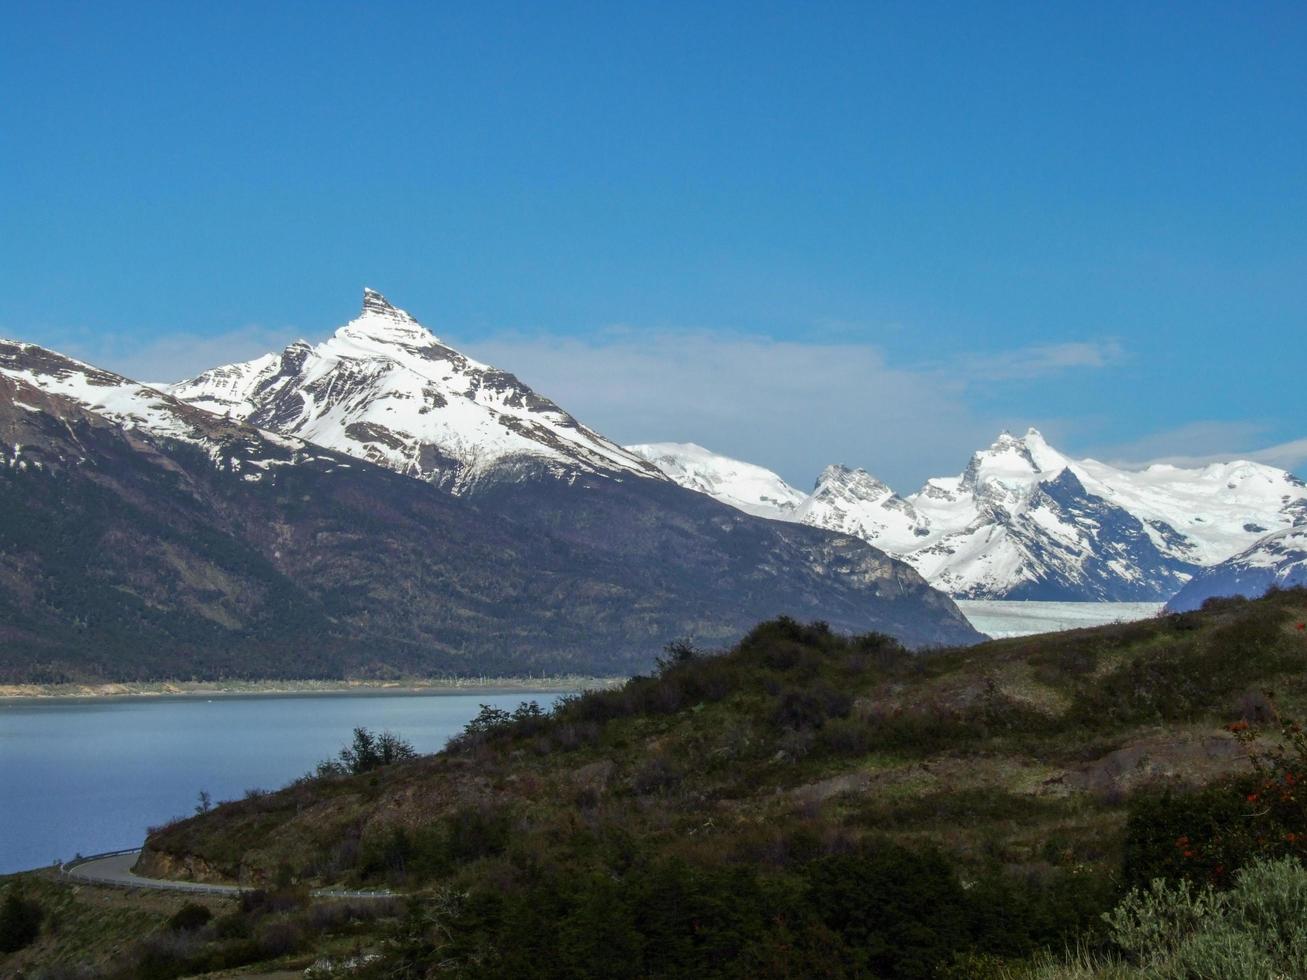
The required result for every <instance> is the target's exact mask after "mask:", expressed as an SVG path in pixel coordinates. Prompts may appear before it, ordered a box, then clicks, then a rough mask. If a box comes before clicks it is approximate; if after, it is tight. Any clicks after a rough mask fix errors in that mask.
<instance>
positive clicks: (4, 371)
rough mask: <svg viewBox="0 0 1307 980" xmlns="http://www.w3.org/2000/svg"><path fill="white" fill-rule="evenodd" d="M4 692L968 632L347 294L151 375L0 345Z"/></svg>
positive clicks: (550, 667) (555, 664) (886, 564)
mask: <svg viewBox="0 0 1307 980" xmlns="http://www.w3.org/2000/svg"><path fill="white" fill-rule="evenodd" d="M0 504H2V506H3V510H2V511H0V513H3V514H4V519H3V520H0V681H7V682H14V681H36V682H47V683H54V682H60V681H75V680H88V679H128V680H136V679H147V678H161V677H180V678H191V677H194V678H224V677H340V676H361V677H392V676H398V675H404V674H423V675H433V674H440V673H448V674H462V675H467V674H474V675H475V674H517V675H521V674H527V673H537V674H539V673H545V672H548V673H561V672H585V673H597V674H618V673H630V672H634V671H638V670H641V669H645V668H647V667H648V666H649V665H650V664H651V663H652V661H653V659H654V657H655V655H656V654H657V653H658V652H659V651H660V650H661V648H662V647H663V645H664V644H666V643H667V642H669V641H670V640H673V639H677V638H680V637H690V638H693V639H695V640H696V641H697V642H699V643H703V644H712V645H716V644H719V643H726V642H730V641H732V640H733V639H735V638H737V637H738V636H740V635H742V634H743V632H744V631H745V630H746V629H748V628H749V627H750V626H751V625H752V624H753V623H755V622H757V621H758V620H760V619H764V618H767V617H771V616H775V615H777V614H781V613H784V614H788V615H792V616H795V617H798V618H803V619H821V620H825V621H828V622H829V623H830V624H831V625H832V626H834V627H836V628H838V629H841V630H847V631H858V632H864V631H868V630H878V631H882V632H886V633H889V634H892V635H894V636H896V637H898V638H900V639H902V640H903V641H904V642H906V643H909V644H911V645H914V646H930V645H941V644H956V643H969V642H973V641H975V640H976V639H978V638H979V634H977V633H976V632H975V630H973V629H972V628H971V627H970V625H969V624H968V623H967V622H966V620H965V619H964V618H963V616H962V615H961V613H960V612H959V611H958V609H957V607H956V606H955V605H954V604H953V603H952V602H951V601H950V600H949V599H948V598H947V597H946V596H944V595H943V594H941V593H940V592H938V591H936V590H934V589H932V588H930V587H929V586H928V585H927V584H926V582H925V581H924V580H923V579H922V578H921V576H920V575H919V574H918V573H917V572H916V571H915V570H914V569H912V568H911V567H910V566H909V565H907V564H905V563H903V562H900V561H898V560H895V559H892V558H890V557H888V556H887V555H885V554H884V552H882V551H880V550H879V549H877V548H875V547H873V546H871V545H869V544H867V543H866V542H865V541H863V540H862V539H860V538H859V537H857V536H854V535H849V534H845V533H840V532H834V531H830V530H827V529H822V528H817V527H811V526H804V525H801V524H797V523H782V522H776V521H771V520H766V519H762V518H759V517H756V516H751V515H748V514H746V513H743V512H742V511H740V510H738V509H736V508H732V507H728V506H726V505H724V504H722V503H719V502H717V501H714V500H712V499H711V498H709V497H708V496H706V495H704V494H700V493H694V492H690V491H688V490H686V489H685V488H683V487H681V486H680V485H679V484H678V483H677V482H675V481H674V480H672V479H670V478H668V477H666V476H665V475H664V474H663V473H662V472H661V471H660V470H659V469H657V468H656V467H654V466H653V465H652V464H650V463H648V462H647V461H646V460H645V459H644V458H643V457H642V456H640V455H639V454H637V453H633V452H631V451H629V450H626V449H623V448H622V447H620V446H618V445H616V444H615V443H613V442H611V441H610V440H608V439H606V438H604V437H603V436H601V435H599V434H598V433H596V432H594V431H593V430H591V429H589V428H587V427H586V426H584V425H583V424H581V423H580V422H578V421H577V420H576V419H574V418H573V417H572V416H570V415H568V414H567V413H566V412H565V411H563V410H562V409H561V408H560V407H559V406H557V405H556V404H554V403H553V402H551V401H549V400H548V399H546V398H544V397H542V396H540V395H538V394H536V393H535V392H534V391H532V390H531V389H530V388H528V387H526V386H525V385H523V384H522V383H521V382H519V381H518V380H517V379H516V378H515V377H513V376H512V375H510V374H507V373H505V372H502V371H498V370H496V369H494V368H491V367H489V366H487V365H483V364H479V363H477V362H475V361H473V360H471V359H469V358H466V357H464V356H463V355H461V354H459V353H458V352H457V351H455V350H453V349H451V348H449V347H448V346H446V345H444V344H442V343H441V342H440V341H439V340H438V339H437V338H436V337H435V336H434V335H432V334H431V333H430V332H428V331H427V330H425V329H424V328H423V327H421V326H420V325H419V324H418V323H417V321H416V320H414V319H413V318H412V317H411V316H409V315H408V314H406V313H404V312H403V311H401V310H398V309H396V308H395V307H393V306H391V305H390V304H389V303H387V302H386V301H385V299H384V298H383V297H381V295H380V294H378V293H375V292H372V291H368V292H367V293H366V294H365V297H364V303H363V309H362V311H361V313H360V315H359V316H358V317H357V318H355V319H354V320H352V321H351V322H350V323H348V324H346V325H345V326H344V327H342V328H341V329H340V330H338V331H337V332H336V333H335V334H334V335H333V336H332V337H331V338H330V339H328V340H327V341H325V342H324V343H322V344H319V345H317V346H312V345H309V344H307V343H302V342H301V343H297V344H292V345H291V346H290V347H288V348H287V349H286V350H284V351H282V352H281V353H280V354H270V355H267V356H266V357H263V358H260V359H258V360H256V361H252V362H249V363H247V364H239V365H232V366H229V367H223V368H217V369H215V370H212V371H208V372H205V374H203V375H201V376H200V377H198V378H196V379H193V380H192V381H188V382H183V383H181V384H178V385H172V386H158V385H153V386H152V385H145V384H140V383H138V382H136V381H132V380H130V379H127V378H125V377H122V376H120V375H117V374H114V373H112V372H109V371H105V370H102V369H99V368H96V367H93V366H91V365H88V364H84V363H82V362H80V361H77V360H75V359H72V358H69V357H66V356H64V355H61V354H58V353H56V352H54V351H50V350H47V349H45V348H42V347H39V346H36V345H32V344H23V343H18V342H12V341H0Z"/></svg>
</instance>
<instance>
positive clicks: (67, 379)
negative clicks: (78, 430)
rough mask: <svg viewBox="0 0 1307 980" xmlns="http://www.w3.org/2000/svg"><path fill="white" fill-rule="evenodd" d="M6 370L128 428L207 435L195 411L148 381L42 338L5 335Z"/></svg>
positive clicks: (190, 437) (1, 368) (0, 356)
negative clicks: (43, 343)
mask: <svg viewBox="0 0 1307 980" xmlns="http://www.w3.org/2000/svg"><path fill="white" fill-rule="evenodd" d="M0 374H3V375H4V376H6V377H9V378H12V379H13V380H15V381H20V382H24V383H25V384H28V385H31V386H32V387H34V388H37V389H40V390H41V391H46V392H49V393H50V394H54V395H62V396H64V397H66V398H70V399H72V400H73V401H75V402H77V403H78V404H79V405H81V406H83V407H85V408H87V409H90V410H91V411H93V412H97V413H99V414H101V415H104V416H106V417H108V418H110V419H112V420H113V421H115V422H117V423H118V424H119V425H121V426H123V427H124V428H128V429H133V428H140V429H145V430H146V431H149V432H152V433H154V434H156V435H162V436H168V437H170V438H173V439H182V440H184V441H187V442H200V441H203V436H202V433H201V431H200V430H199V429H198V428H197V427H196V426H195V424H194V420H193V419H191V418H189V417H188V416H190V415H191V414H193V413H191V412H190V411H189V410H187V409H186V408H185V406H183V405H181V404H180V403H179V402H177V401H176V400H175V399H173V398H170V397H168V396H167V395H166V394H164V393H163V392H161V391H159V390H157V389H155V388H150V387H148V386H146V385H142V384H138V383H137V382H135V381H129V380H128V379H127V378H124V377H121V376H119V375H116V374H113V373H112V372H109V371H105V370H102V369H100V368H97V367H92V366H91V365H89V364H83V363H82V362H81V361H77V360H74V359H73V358H71V357H65V356H64V355H63V354H57V353H55V352H54V351H51V350H47V349H46V348H44V347H38V346H37V345H36V344H24V343H19V342H17V341H10V340H0Z"/></svg>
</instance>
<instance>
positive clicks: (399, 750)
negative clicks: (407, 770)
mask: <svg viewBox="0 0 1307 980" xmlns="http://www.w3.org/2000/svg"><path fill="white" fill-rule="evenodd" d="M416 756H417V751H416V750H415V749H414V748H413V744H412V743H411V742H408V741H407V740H405V739H403V738H401V737H400V736H398V735H396V734H395V733H394V732H381V733H379V734H378V733H374V732H370V731H368V729H366V728H362V727H359V728H356V729H354V738H353V741H351V742H350V744H349V745H346V746H345V747H344V748H343V749H341V750H340V752H339V753H338V754H337V758H336V759H328V760H326V761H325V762H320V763H318V775H319V776H341V775H346V774H354V775H357V774H358V773H361V772H372V770H374V769H379V768H380V767H382V766H389V765H392V764H393V763H396V762H403V761H405V760H406V759H412V758H415V757H416Z"/></svg>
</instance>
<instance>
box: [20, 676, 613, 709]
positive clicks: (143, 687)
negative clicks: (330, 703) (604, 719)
mask: <svg viewBox="0 0 1307 980" xmlns="http://www.w3.org/2000/svg"><path fill="white" fill-rule="evenodd" d="M625 680H626V678H624V677H589V676H559V677H475V678H473V677H452V678H408V679H405V680H402V681H362V680H360V681H350V680H332V681H314V680H305V681H293V680H269V681H148V682H147V681H141V682H106V683H101V684H0V706H4V705H21V704H34V703H45V702H76V701H88V702H94V701H133V700H135V701H163V700H168V701H172V700H179V701H180V700H191V699H200V698H204V699H208V700H212V699H215V698H242V697H267V698H276V697H283V698H288V697H289V698H294V697H342V696H350V695H362V696H370V697H387V696H391V697H413V696H431V697H439V696H441V695H450V694H512V693H515V692H518V691H521V692H522V693H524V694H565V693H567V692H569V691H588V690H594V689H603V688H612V687H616V686H618V685H620V684H622V683H623V682H624V681H625Z"/></svg>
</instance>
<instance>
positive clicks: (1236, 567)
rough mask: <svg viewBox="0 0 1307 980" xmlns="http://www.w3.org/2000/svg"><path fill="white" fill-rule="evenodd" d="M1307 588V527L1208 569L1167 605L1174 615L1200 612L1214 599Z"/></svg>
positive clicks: (1281, 534)
mask: <svg viewBox="0 0 1307 980" xmlns="http://www.w3.org/2000/svg"><path fill="white" fill-rule="evenodd" d="M1273 585H1274V586H1279V587H1280V588H1288V587H1290V586H1295V585H1307V524H1300V525H1298V526H1296V527H1291V528H1287V529H1285V530H1283V531H1276V532H1275V533H1274V534H1268V535H1267V536H1266V537H1264V538H1262V539H1261V540H1260V541H1258V542H1257V543H1256V544H1254V545H1253V546H1252V547H1251V548H1247V549H1245V550H1244V551H1241V552H1239V554H1237V555H1235V556H1233V557H1232V558H1227V559H1226V560H1225V561H1223V562H1221V563H1220V564H1218V565H1213V566H1212V567H1211V568H1204V569H1203V570H1202V571H1200V572H1199V573H1198V574H1197V575H1195V576H1194V577H1193V579H1192V580H1191V581H1190V582H1189V583H1188V584H1187V585H1186V586H1185V587H1184V588H1183V589H1181V590H1180V591H1179V592H1178V593H1176V595H1175V596H1174V597H1173V598H1172V599H1171V601H1170V602H1168V603H1167V604H1166V608H1167V609H1168V610H1170V611H1171V612H1186V611H1188V610H1190V609H1197V608H1198V607H1199V606H1201V605H1202V604H1203V602H1204V601H1205V600H1207V599H1210V598H1212V597H1213V596H1230V595H1242V596H1247V597H1249V598H1256V597H1257V596H1260V595H1263V594H1264V593H1265V592H1266V590H1267V589H1269V588H1270V587H1271V586H1273Z"/></svg>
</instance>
